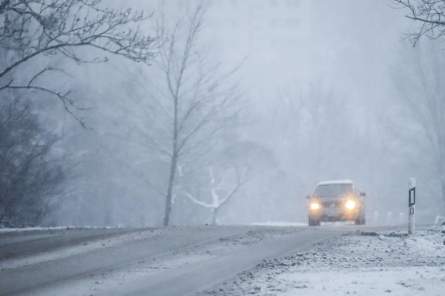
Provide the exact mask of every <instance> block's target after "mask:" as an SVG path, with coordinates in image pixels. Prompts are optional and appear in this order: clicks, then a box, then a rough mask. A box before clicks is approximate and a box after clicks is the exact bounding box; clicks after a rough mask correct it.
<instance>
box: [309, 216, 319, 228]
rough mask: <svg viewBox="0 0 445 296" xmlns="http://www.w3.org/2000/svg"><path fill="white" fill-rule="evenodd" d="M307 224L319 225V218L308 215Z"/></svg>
mask: <svg viewBox="0 0 445 296" xmlns="http://www.w3.org/2000/svg"><path fill="white" fill-rule="evenodd" d="M309 226H320V220H316V219H312V218H311V217H309Z"/></svg>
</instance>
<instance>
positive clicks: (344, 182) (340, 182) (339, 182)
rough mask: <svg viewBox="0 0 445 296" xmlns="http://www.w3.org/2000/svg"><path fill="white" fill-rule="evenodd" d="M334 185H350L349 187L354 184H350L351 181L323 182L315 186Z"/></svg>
mask: <svg viewBox="0 0 445 296" xmlns="http://www.w3.org/2000/svg"><path fill="white" fill-rule="evenodd" d="M335 184H351V185H353V184H354V182H352V181H351V180H333V181H323V182H320V183H318V185H317V186H319V185H335Z"/></svg>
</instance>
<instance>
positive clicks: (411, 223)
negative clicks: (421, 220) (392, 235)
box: [408, 178, 416, 235]
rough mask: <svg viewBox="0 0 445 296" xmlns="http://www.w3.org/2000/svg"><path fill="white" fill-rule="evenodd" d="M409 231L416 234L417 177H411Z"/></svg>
mask: <svg viewBox="0 0 445 296" xmlns="http://www.w3.org/2000/svg"><path fill="white" fill-rule="evenodd" d="M408 207H409V212H408V217H409V218H408V220H409V221H408V233H409V234H411V235H414V234H415V233H416V219H415V218H416V216H415V214H416V210H415V208H416V179H414V178H410V179H409V191H408Z"/></svg>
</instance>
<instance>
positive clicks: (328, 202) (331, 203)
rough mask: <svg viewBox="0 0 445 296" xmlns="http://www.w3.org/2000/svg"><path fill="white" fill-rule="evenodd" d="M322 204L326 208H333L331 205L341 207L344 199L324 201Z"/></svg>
mask: <svg viewBox="0 0 445 296" xmlns="http://www.w3.org/2000/svg"><path fill="white" fill-rule="evenodd" d="M321 204H322V206H323V207H325V208H331V207H337V208H339V207H341V205H342V201H340V200H337V201H324V202H322V203H321Z"/></svg>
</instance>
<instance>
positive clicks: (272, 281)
mask: <svg viewBox="0 0 445 296" xmlns="http://www.w3.org/2000/svg"><path fill="white" fill-rule="evenodd" d="M444 240H445V227H442V228H436V229H430V230H425V231H418V234H417V235H416V236H414V237H410V236H407V235H406V234H405V233H403V232H391V231H385V232H378V233H377V232H360V231H358V232H356V233H354V234H353V235H348V236H343V237H340V238H335V239H332V240H329V241H327V242H324V243H321V244H319V245H317V247H316V248H314V249H313V250H311V251H309V252H304V253H297V254H294V255H293V256H290V257H286V258H282V259H274V260H269V261H263V262H262V263H261V264H258V265H257V266H256V267H255V268H254V269H253V270H250V271H247V272H244V273H242V274H240V275H239V276H238V277H237V278H236V279H235V280H231V281H227V282H225V283H223V284H221V285H219V286H217V287H215V288H213V289H212V290H209V291H206V292H204V293H203V294H204V295H232V296H241V295H260V296H266V295H267V296H273V295H276V296H278V295H279V296H291V295H308V296H310V295H316V296H323V295H349V294H350V295H387V294H389V295H401V296H402V295H403V296H405V295H437V296H439V295H443V293H444V291H445V245H444Z"/></svg>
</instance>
